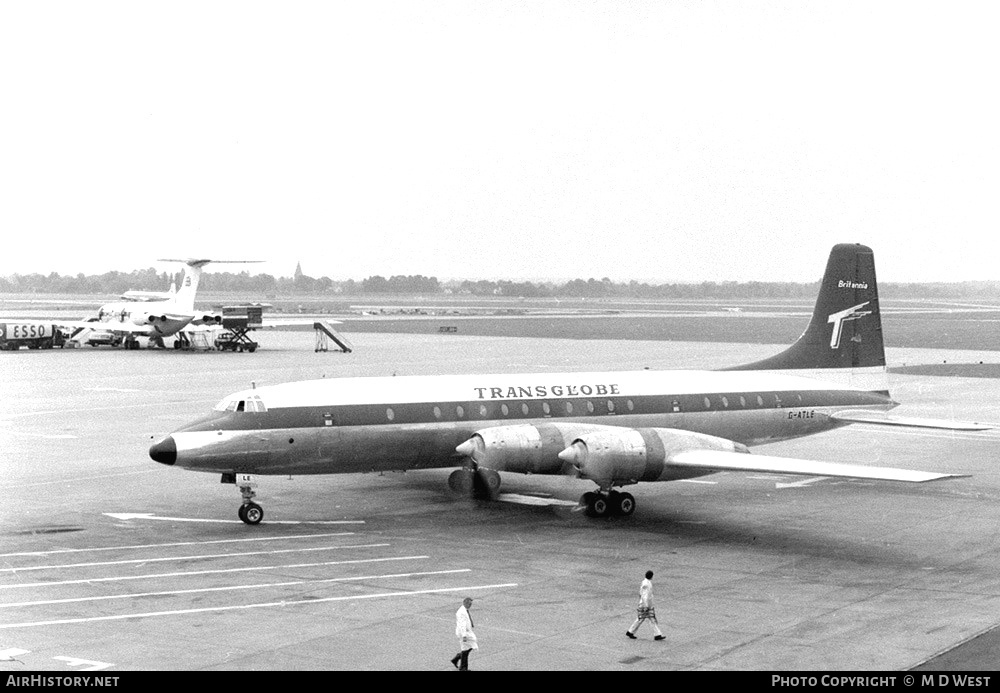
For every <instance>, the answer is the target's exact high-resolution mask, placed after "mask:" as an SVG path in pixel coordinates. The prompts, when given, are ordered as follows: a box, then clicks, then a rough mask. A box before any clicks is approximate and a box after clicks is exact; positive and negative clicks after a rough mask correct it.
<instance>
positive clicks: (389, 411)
mask: <svg viewBox="0 0 1000 693" xmlns="http://www.w3.org/2000/svg"><path fill="white" fill-rule="evenodd" d="M385 418H387V419H389V421H392V420H393V419H395V418H396V412H394V411H393V410H392V407H389V408H388V409H386V410H385Z"/></svg>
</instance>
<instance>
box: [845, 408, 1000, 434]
mask: <svg viewBox="0 0 1000 693" xmlns="http://www.w3.org/2000/svg"><path fill="white" fill-rule="evenodd" d="M830 419H831V420H832V421H840V422H842V423H866V424H878V425H881V426H906V427H910V428H940V429H944V430H948V431H988V430H990V429H991V428H993V426H991V425H990V424H984V423H978V422H975V421H950V420H948V419H921V418H917V417H912V416H893V415H890V414H885V413H883V412H880V411H839V412H836V413H835V414H831V415H830Z"/></svg>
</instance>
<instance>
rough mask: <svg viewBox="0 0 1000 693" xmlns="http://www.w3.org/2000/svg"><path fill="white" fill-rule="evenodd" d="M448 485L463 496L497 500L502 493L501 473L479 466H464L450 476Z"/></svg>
mask: <svg viewBox="0 0 1000 693" xmlns="http://www.w3.org/2000/svg"><path fill="white" fill-rule="evenodd" d="M448 487H449V488H450V489H451V490H452V491H454V492H455V493H458V494H461V495H463V496H469V495H471V496H472V497H473V498H479V499H482V500H496V498H497V496H498V495H499V493H500V474H499V472H495V471H493V470H492V469H483V468H482V467H478V466H469V467H462V468H461V469H456V470H455V471H453V472H452V473H451V474H450V475H449V476H448Z"/></svg>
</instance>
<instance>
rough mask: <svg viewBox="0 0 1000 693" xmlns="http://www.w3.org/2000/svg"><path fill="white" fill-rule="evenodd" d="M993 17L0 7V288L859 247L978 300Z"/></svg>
mask: <svg viewBox="0 0 1000 693" xmlns="http://www.w3.org/2000/svg"><path fill="white" fill-rule="evenodd" d="M994 7H997V8H998V9H994ZM998 19H1000V6H998V5H997V4H996V3H991V2H960V1H959V2H935V3H926V2H914V1H901V2H878V1H877V0H864V1H861V2H850V1H845V0H837V1H836V2H820V1H813V2H808V1H806V2H804V1H800V0H796V1H795V2H767V1H762V2H736V1H732V2H672V1H670V0H654V1H649V2H645V1H634V2H628V1H626V0H608V1H606V2H605V1H603V0H593V1H587V0H577V1H574V2H563V1H560V0H536V1H534V2H515V1H512V0H498V1H496V2H493V1H479V0H458V1H456V2H444V1H431V2H421V1H419V0H400V1H399V2H395V1H392V2H379V1H377V0H376V1H372V0H359V1H358V2H336V1H333V0H327V1H324V2H248V1H240V2H211V1H206V0H199V1H197V2H183V1H178V0H173V1H171V2H159V3H150V2H137V1H135V0H129V1H127V2H100V1H97V2H94V1H88V2H77V1H74V2H5V3H2V4H0V95H2V97H0V98H2V104H3V106H2V109H0V122H2V125H3V127H2V128H0V234H2V236H3V239H4V242H3V244H2V251H0V275H4V276H7V275H11V274H15V273H19V274H27V273H32V272H41V273H46V274H47V273H49V272H59V273H61V274H76V273H78V272H83V273H86V274H94V273H100V272H105V271H108V270H122V271H131V270H133V269H141V268H146V267H157V268H159V269H162V270H163V271H166V270H169V269H172V268H173V266H172V265H169V264H163V263H157V262H156V260H157V259H158V258H167V257H191V256H202V257H209V258H215V259H261V260H267V261H268V262H267V263H266V264H263V265H253V266H250V265H248V266H247V267H246V269H247V270H248V271H250V272H251V273H254V274H256V273H258V272H269V273H271V274H274V275H277V276H290V275H291V274H292V272H293V271H294V269H295V264H296V263H297V262H299V261H301V263H302V269H303V271H304V272H305V273H306V274H309V275H311V276H314V277H321V276H329V277H331V278H333V279H347V278H354V279H363V278H365V277H368V276H371V275H375V274H380V275H383V276H391V275H395V274H424V275H427V276H437V277H438V278H439V279H450V278H506V279H531V280H540V279H550V278H551V279H568V278H575V277H580V278H584V279H586V278H591V277H593V278H598V279H599V278H602V277H610V278H611V279H613V280H615V281H628V280H631V279H637V280H641V281H656V282H669V281H689V280H717V281H722V280H737V281H746V280H764V281H782V280H789V281H815V280H818V279H819V277H820V275H821V274H822V270H823V267H824V265H825V262H826V256H827V253H828V252H829V248H830V246H831V245H832V244H834V243H838V242H860V243H865V244H867V245H870V246H871V247H872V248H873V249H874V250H875V253H876V261H877V266H878V271H879V279H880V280H881V281H883V282H885V281H958V280H962V279H1000V262H998V259H1000V255H998V252H997V251H998V250H1000V241H998V240H997V236H998V233H1000V224H998V220H1000V211H998V208H1000V205H998V191H1000V172H998V171H1000V169H998V162H1000V134H998V126H1000V107H998V99H1000V96H998V94H1000V89H998V76H997V70H998V66H1000V41H997V39H996V37H997V32H998ZM219 269H223V268H222V267H219ZM225 269H228V270H230V271H232V270H233V269H234V268H232V267H227V268H225ZM210 270H211V267H209V271H210ZM164 288H166V287H164Z"/></svg>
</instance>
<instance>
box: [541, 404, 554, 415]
mask: <svg viewBox="0 0 1000 693" xmlns="http://www.w3.org/2000/svg"><path fill="white" fill-rule="evenodd" d="M542 411H543V412H545V415H546V416H548V415H549V414H551V413H552V407H550V406H549V403H548V402H542Z"/></svg>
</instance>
